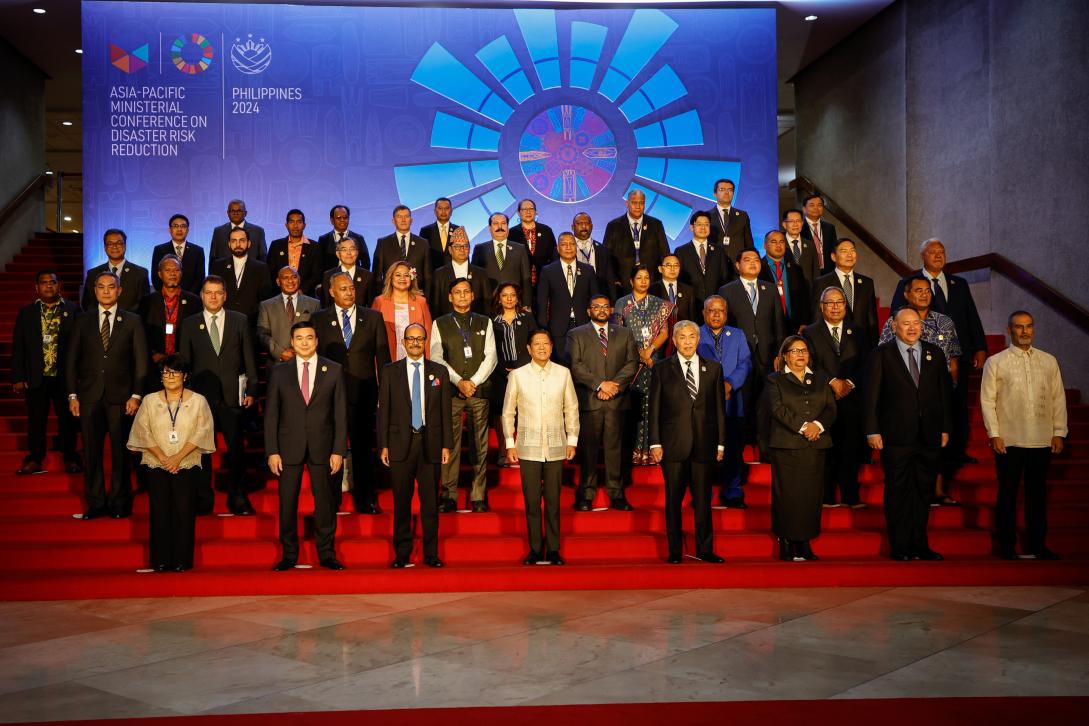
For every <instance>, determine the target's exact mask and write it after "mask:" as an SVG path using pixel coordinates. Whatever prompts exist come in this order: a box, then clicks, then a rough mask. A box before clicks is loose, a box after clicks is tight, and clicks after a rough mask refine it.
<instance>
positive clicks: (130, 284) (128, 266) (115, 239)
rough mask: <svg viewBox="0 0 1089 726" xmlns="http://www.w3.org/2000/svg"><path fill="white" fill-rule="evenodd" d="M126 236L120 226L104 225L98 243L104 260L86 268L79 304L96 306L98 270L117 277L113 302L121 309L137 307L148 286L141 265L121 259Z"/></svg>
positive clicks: (84, 308)
mask: <svg viewBox="0 0 1089 726" xmlns="http://www.w3.org/2000/svg"><path fill="white" fill-rule="evenodd" d="M127 240H128V237H126V236H125V233H124V232H123V231H122V230H120V229H107V230H106V232H105V233H104V234H103V235H102V245H103V246H104V247H105V248H106V261H105V262H104V263H102V264H101V265H98V266H96V267H92V268H91V269H90V270H88V271H87V280H86V281H85V282H84V283H83V296H82V297H81V298H80V308H82V309H83V310H92V309H94V308H95V307H96V303H95V301H96V296H95V280H97V279H98V275H99V273H102V272H112V273H113V274H115V275H117V279H118V280H119V282H118V285H120V288H118V297H117V304H118V306H119V307H120V308H121V309H122V310H129V311H135V310H136V309H137V308H138V307H140V300H141V299H143V297H144V295H147V293H148V290H149V289H150V287H149V285H148V282H147V279H148V273H147V270H145V269H144V268H143V267H140V266H139V265H136V264H133V263H132V262H129V261H128V260H126V259H125V249H126V247H127V244H126V243H127Z"/></svg>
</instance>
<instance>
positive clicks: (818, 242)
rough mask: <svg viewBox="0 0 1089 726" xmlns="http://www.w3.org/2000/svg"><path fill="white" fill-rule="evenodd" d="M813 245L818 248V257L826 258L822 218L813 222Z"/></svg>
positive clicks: (820, 258) (819, 258)
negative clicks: (822, 235) (822, 237)
mask: <svg viewBox="0 0 1089 726" xmlns="http://www.w3.org/2000/svg"><path fill="white" fill-rule="evenodd" d="M813 246H814V247H816V248H817V259H818V260H823V259H824V241H823V240H822V239H821V223H820V220H818V221H816V222H814V223H813Z"/></svg>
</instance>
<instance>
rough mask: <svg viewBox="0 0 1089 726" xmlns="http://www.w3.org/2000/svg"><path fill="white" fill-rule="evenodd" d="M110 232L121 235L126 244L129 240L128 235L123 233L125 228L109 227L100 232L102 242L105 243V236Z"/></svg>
mask: <svg viewBox="0 0 1089 726" xmlns="http://www.w3.org/2000/svg"><path fill="white" fill-rule="evenodd" d="M111 234H119V235H121V241H122V242H125V243H126V244H127V243H128V241H129V236H128V235H127V234H125V230H123V229H118V228H117V227H110V228H109V229H107V230H106V231H105V232H103V233H102V244H106V238H107V237H109V236H110V235H111Z"/></svg>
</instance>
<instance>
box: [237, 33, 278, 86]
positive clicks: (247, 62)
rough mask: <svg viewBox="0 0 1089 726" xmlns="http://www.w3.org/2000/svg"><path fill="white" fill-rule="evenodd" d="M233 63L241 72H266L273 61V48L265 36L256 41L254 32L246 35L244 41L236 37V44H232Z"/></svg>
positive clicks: (247, 73)
mask: <svg viewBox="0 0 1089 726" xmlns="http://www.w3.org/2000/svg"><path fill="white" fill-rule="evenodd" d="M231 63H232V64H234V67H235V68H237V69H238V71H239V72H240V73H245V74H246V75H248V76H256V75H257V74H258V73H264V71H265V69H266V68H268V67H269V64H270V63H272V48H271V47H269V44H268V43H266V42H265V39H264V38H260V39H258V40H257V41H254V39H253V33H249V34H247V35H246V42H244V43H243V42H242V39H241V38H235V39H234V45H232V46H231Z"/></svg>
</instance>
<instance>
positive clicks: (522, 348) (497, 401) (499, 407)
mask: <svg viewBox="0 0 1089 726" xmlns="http://www.w3.org/2000/svg"><path fill="white" fill-rule="evenodd" d="M492 314H493V315H494V316H495V317H494V318H493V319H492V332H493V333H494V334H495V353H496V356H497V358H498V361H497V362H496V364H495V371H494V372H493V373H492V377H491V384H492V395H491V413H492V418H493V420H494V421H495V430H496V432H502V430H503V428H502V424H501V423H500V420H499V419H500V418H501V416H502V414H503V398H504V396H506V394H507V374H508V373H509V372H510V371H512V370H514V369H515V368H521V367H522V366H524V365H525V364H526V363H529V361H530V356H529V348H528V347H527V346H528V345H529V336H530V335H531V334H532V333H533V331H534V330H536V329H537V321H535V320H534V319H533V315H532V314H530V313H527V312H525V310H523V308H522V287H521V285H518V284H517V283H513V282H505V283H502V284H500V285H499V287H497V288H496V290H495V293H494V294H493V295H492ZM500 438H502V434H501V433H500ZM500 451H501V452H502V447H500ZM499 466H508V464H507V457H506V456H505V455H504V454H503V453H500V456H499Z"/></svg>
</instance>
